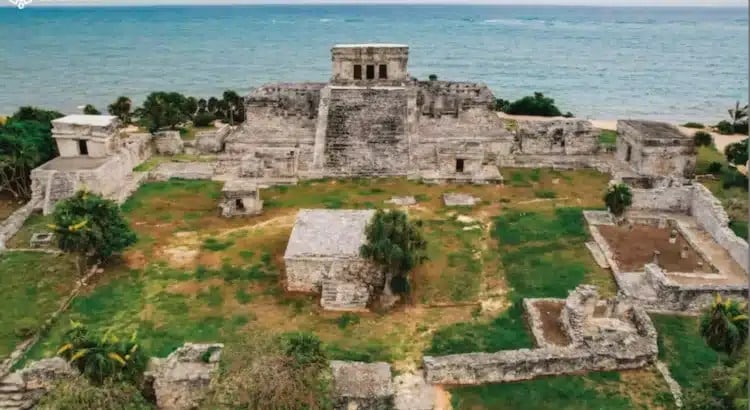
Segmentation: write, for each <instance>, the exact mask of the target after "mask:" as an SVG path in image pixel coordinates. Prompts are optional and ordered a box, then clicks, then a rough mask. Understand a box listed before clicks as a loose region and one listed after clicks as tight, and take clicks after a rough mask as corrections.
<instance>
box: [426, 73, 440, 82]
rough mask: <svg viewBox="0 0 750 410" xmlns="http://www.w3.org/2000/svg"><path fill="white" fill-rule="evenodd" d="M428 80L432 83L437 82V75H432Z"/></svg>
mask: <svg viewBox="0 0 750 410" xmlns="http://www.w3.org/2000/svg"><path fill="white" fill-rule="evenodd" d="M427 78H429V79H430V81H437V80H438V76H437V74H430V75H429V76H428V77H427Z"/></svg>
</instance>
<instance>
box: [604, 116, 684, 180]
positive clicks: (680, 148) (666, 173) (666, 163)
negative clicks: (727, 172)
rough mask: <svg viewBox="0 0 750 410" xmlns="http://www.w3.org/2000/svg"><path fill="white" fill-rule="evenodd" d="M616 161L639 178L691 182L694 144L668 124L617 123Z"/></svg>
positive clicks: (636, 121) (645, 122)
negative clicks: (660, 178)
mask: <svg viewBox="0 0 750 410" xmlns="http://www.w3.org/2000/svg"><path fill="white" fill-rule="evenodd" d="M617 134H618V136H617V142H616V145H617V151H616V157H617V159H618V160H619V161H622V162H624V163H627V164H629V165H630V167H631V168H632V169H633V170H634V171H635V172H637V173H638V174H641V175H651V176H657V177H672V178H677V179H692V178H693V177H694V176H695V161H696V156H695V153H696V151H695V142H694V141H693V138H690V137H687V136H686V135H684V134H682V133H681V132H680V131H679V130H678V129H677V128H675V127H674V126H672V125H670V124H666V123H661V122H655V121H639V120H620V121H617Z"/></svg>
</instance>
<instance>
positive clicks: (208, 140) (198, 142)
mask: <svg viewBox="0 0 750 410" xmlns="http://www.w3.org/2000/svg"><path fill="white" fill-rule="evenodd" d="M232 130H233V128H232V127H231V126H230V125H229V124H225V125H223V126H222V127H221V128H217V129H215V130H211V131H199V132H198V133H197V134H196V135H195V148H196V149H197V150H198V152H199V153H201V154H212V153H217V152H221V151H223V150H224V139H225V138H226V137H227V135H229V134H230V133H231V132H232Z"/></svg>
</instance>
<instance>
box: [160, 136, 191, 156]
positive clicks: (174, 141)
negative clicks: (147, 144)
mask: <svg viewBox="0 0 750 410" xmlns="http://www.w3.org/2000/svg"><path fill="white" fill-rule="evenodd" d="M154 149H155V150H156V153H157V154H160V155H177V154H181V153H182V151H183V150H184V143H183V142H182V137H180V133H179V132H178V131H161V132H158V133H156V135H154Z"/></svg>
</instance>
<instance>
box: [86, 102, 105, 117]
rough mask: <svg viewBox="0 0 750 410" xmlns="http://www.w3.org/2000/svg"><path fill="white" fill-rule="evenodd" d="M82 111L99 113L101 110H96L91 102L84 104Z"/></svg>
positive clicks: (91, 113) (87, 113)
mask: <svg viewBox="0 0 750 410" xmlns="http://www.w3.org/2000/svg"><path fill="white" fill-rule="evenodd" d="M83 113H84V114H86V115H100V114H101V111H99V110H97V109H96V107H94V106H93V105H91V104H86V106H85V107H83Z"/></svg>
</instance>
